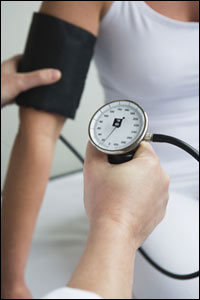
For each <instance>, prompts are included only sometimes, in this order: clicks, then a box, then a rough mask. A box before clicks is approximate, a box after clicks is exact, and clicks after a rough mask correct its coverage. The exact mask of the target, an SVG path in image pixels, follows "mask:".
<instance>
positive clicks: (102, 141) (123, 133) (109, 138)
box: [89, 100, 199, 280]
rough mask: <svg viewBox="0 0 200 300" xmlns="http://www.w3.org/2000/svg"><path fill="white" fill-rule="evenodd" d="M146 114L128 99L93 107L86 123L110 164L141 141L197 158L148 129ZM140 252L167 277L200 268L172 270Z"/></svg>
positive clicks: (130, 153) (127, 154)
mask: <svg viewBox="0 0 200 300" xmlns="http://www.w3.org/2000/svg"><path fill="white" fill-rule="evenodd" d="M147 130H148V118H147V115H146V113H145V112H144V110H143V109H142V107H141V106H139V105H138V104H137V103H135V102H133V101H131V100H116V101H112V102H110V103H107V104H105V105H104V106H102V107H100V109H98V110H97V111H96V113H95V114H94V115H93V116H92V118H91V121H90V123H89V138H90V141H91V143H92V144H93V145H94V146H95V147H96V148H97V149H98V150H100V151H102V152H104V153H107V154H108V161H109V162H110V163H112V164H119V163H124V162H127V161H129V160H131V159H132V158H133V156H134V153H135V152H136V150H137V148H138V147H139V144H140V143H141V141H143V140H145V141H151V142H159V143H169V144H172V145H174V146H176V147H179V148H181V149H182V150H184V151H186V152H187V153H189V154H190V155H191V156H193V157H194V158H195V159H196V160H197V161H199V152H198V151H197V150H196V149H194V148H193V147H192V146H190V145H188V144H187V143H185V142H183V141H181V140H179V139H177V138H175V137H171V136H168V135H163V134H151V133H147ZM139 251H140V253H141V254H142V256H143V257H144V258H145V259H146V260H147V261H148V262H149V263H150V264H151V265H152V266H153V267H154V268H156V269H157V270H158V271H159V272H161V273H162V274H165V275H167V276H168V277H170V278H174V279H180V280H186V279H192V278H196V277H198V276H199V271H196V272H194V273H190V274H175V273H173V272H170V271H168V270H166V269H164V268H162V267H161V266H160V265H158V264H157V263H156V262H154V261H153V260H152V259H151V258H150V257H149V256H148V255H147V253H146V252H145V251H144V250H143V249H142V248H140V249H139Z"/></svg>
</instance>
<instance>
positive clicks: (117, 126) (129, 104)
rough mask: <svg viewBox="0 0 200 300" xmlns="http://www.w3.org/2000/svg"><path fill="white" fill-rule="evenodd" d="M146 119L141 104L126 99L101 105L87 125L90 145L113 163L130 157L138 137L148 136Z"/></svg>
mask: <svg viewBox="0 0 200 300" xmlns="http://www.w3.org/2000/svg"><path fill="white" fill-rule="evenodd" d="M147 128H148V118H147V115H146V113H145V112H144V110H143V109H142V107H140V106H139V105H138V104H137V103H135V102H133V101H130V100H117V101H112V102H110V103H107V104H106V105H104V106H102V107H101V108H100V109H99V110H97V112H96V113H95V114H94V115H93V117H92V119H91V121H90V124H89V137H90V140H91V142H92V144H93V145H94V146H95V147H96V148H97V149H99V150H100V151H102V152H104V153H107V154H108V161H109V162H110V163H113V164H118V163H122V162H126V161H128V160H131V159H132V158H133V155H134V153H135V151H136V150H137V148H138V146H139V144H140V142H141V141H142V140H145V139H148V138H149V134H147Z"/></svg>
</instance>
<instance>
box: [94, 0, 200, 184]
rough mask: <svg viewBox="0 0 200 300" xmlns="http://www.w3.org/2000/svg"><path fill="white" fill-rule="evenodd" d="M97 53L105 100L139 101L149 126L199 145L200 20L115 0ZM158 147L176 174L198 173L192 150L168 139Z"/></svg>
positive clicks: (183, 176) (191, 175)
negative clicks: (177, 17)
mask: <svg viewBox="0 0 200 300" xmlns="http://www.w3.org/2000/svg"><path fill="white" fill-rule="evenodd" d="M94 58H95V62H96V65H97V68H98V72H99V77H100V81H101V83H102V85H103V88H104V91H105V101H111V100H115V99H132V100H134V101H136V102H137V103H138V104H140V105H141V106H142V107H143V108H144V110H145V111H146V112H147V115H148V117H149V132H151V133H163V134H168V135H172V136H175V137H177V138H179V139H182V140H184V141H186V142H187V143H189V144H191V145H192V146H193V147H195V148H198V145H199V143H198V136H199V134H198V111H199V108H198V106H199V99H198V93H199V23H197V22H182V21H177V20H173V19H171V18H168V17H166V16H164V15H162V14H160V13H158V12H156V11H155V10H153V9H152V8H151V7H150V6H149V5H148V4H146V2H145V1H114V2H113V4H112V5H111V7H110V9H109V11H108V12H107V14H106V15H105V17H104V18H103V20H102V22H101V24H100V30H99V35H98V40H97V44H96V48H95V55H94ZM153 147H154V149H155V150H156V152H157V154H158V156H159V157H160V159H161V162H162V163H163V165H164V167H165V169H167V171H168V172H169V174H170V176H171V178H172V177H173V180H181V181H182V182H183V180H185V181H188V178H189V180H192V178H196V177H197V164H196V163H195V162H194V161H193V159H192V158H190V157H189V155H188V154H185V153H184V152H183V151H182V150H179V149H177V148H175V147H174V146H171V145H167V144H153ZM195 181H196V180H195Z"/></svg>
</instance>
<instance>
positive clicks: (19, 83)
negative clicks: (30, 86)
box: [15, 75, 25, 92]
mask: <svg viewBox="0 0 200 300" xmlns="http://www.w3.org/2000/svg"><path fill="white" fill-rule="evenodd" d="M15 82H16V88H17V90H18V91H19V92H20V91H23V90H24V89H25V80H24V75H19V76H16V78H15Z"/></svg>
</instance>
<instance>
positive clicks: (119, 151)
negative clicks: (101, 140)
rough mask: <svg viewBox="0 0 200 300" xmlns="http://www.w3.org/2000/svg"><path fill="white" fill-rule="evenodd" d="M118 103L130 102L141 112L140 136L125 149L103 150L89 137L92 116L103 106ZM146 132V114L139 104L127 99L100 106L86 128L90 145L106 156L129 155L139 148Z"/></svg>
mask: <svg viewBox="0 0 200 300" xmlns="http://www.w3.org/2000/svg"><path fill="white" fill-rule="evenodd" d="M119 101H120V102H122V101H126V102H131V103H133V104H134V105H136V106H137V107H138V108H139V109H140V110H141V112H142V114H143V117H144V124H143V129H142V132H141V134H140V135H139V136H138V138H137V139H136V140H135V141H134V143H132V144H131V145H129V146H128V147H125V148H123V149H120V150H119V149H118V150H108V149H105V148H102V147H100V146H99V145H97V144H96V143H95V142H94V140H93V138H92V136H91V123H92V120H93V118H94V116H95V115H96V114H97V113H98V112H99V111H100V110H101V109H102V108H104V107H105V106H108V105H109V104H111V103H114V102H119ZM147 130H148V117H147V114H146V112H145V111H144V110H143V108H142V107H141V106H140V105H139V104H137V103H136V102H134V101H132V100H128V99H123V100H121V99H119V100H113V101H110V102H108V103H106V104H104V105H102V106H101V107H100V108H99V109H98V110H97V111H96V112H95V113H94V114H93V116H92V118H91V120H90V122H89V126H88V135H89V138H90V141H91V143H92V145H93V146H94V147H96V148H97V149H98V150H99V151H101V152H103V153H106V154H111V155H119V154H126V153H129V152H131V151H133V150H134V149H136V148H137V147H138V146H139V144H140V143H141V142H142V140H144V138H145V135H146V133H147Z"/></svg>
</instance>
